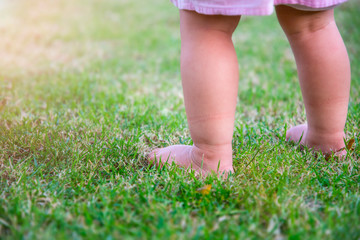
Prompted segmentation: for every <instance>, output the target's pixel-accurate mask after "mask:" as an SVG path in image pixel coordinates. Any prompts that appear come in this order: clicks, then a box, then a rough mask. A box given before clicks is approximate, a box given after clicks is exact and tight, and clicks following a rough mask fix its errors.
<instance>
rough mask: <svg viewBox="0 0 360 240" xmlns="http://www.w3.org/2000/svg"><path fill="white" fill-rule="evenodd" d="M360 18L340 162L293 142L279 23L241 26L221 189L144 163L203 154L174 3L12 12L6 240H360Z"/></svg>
mask: <svg viewBox="0 0 360 240" xmlns="http://www.w3.org/2000/svg"><path fill="white" fill-rule="evenodd" d="M359 9H360V3H359V2H358V1H355V0H353V1H350V2H348V3H346V4H344V5H343V6H341V7H339V8H338V9H336V18H337V23H338V26H339V28H340V31H341V33H342V35H343V37H344V40H345V42H346V45H347V48H348V51H349V55H350V58H351V63H352V89H351V99H350V104H349V113H348V121H347V124H346V133H347V139H348V140H349V139H352V138H354V139H355V143H354V145H353V146H354V149H352V150H350V151H348V155H347V157H346V159H345V160H343V161H339V160H337V159H333V158H331V159H329V160H325V159H324V158H323V157H322V156H318V157H315V156H314V155H312V154H311V153H310V151H308V150H301V149H300V148H299V146H297V145H296V144H289V143H287V142H286V141H285V139H284V138H285V131H286V128H288V127H289V126H290V125H294V124H298V123H302V122H304V121H305V112H304V106H303V104H302V99H301V93H300V88H299V85H298V81H297V74H296V66H295V62H294V59H293V56H292V53H291V50H290V47H289V45H288V43H287V41H286V38H285V36H284V34H283V33H282V31H281V28H280V27H279V25H278V23H277V20H276V16H275V15H272V16H266V17H243V18H242V20H241V22H240V25H239V27H238V29H237V30H236V32H235V34H234V38H233V40H234V43H235V45H236V51H237V53H238V57H239V69H240V79H239V98H238V101H239V103H238V107H237V115H236V124H235V125H236V128H235V132H234V142H233V149H234V165H235V174H234V175H232V176H230V177H229V179H227V180H222V179H218V178H216V177H215V176H209V177H208V178H206V179H201V178H197V177H196V176H195V174H194V173H189V172H185V171H183V170H181V169H178V168H176V167H174V166H172V167H169V168H164V169H158V168H156V167H152V166H149V165H148V164H147V162H146V160H145V156H146V154H147V153H148V152H149V151H150V150H151V149H153V148H156V147H160V146H167V145H169V144H180V143H181V144H191V143H192V142H191V139H190V135H189V131H188V128H187V123H186V115H185V110H184V105H183V95H182V90H181V83H180V73H179V53H180V36H179V23H178V21H179V16H178V13H177V9H176V8H175V7H173V6H172V5H171V4H170V2H168V1H161V0H155V1H131V0H122V1H115V0H102V1H100V0H88V1H85V0H79V1H70V0H55V1H39V0H29V1H23V0H20V1H16V2H15V3H14V2H11V1H9V0H8V2H7V1H5V2H4V4H2V5H0V14H1V18H0V32H1V37H0V239H65V238H68V239H69V238H70V239H82V238H84V239H100V238H101V239H134V238H135V239H136V238H139V239H147V238H151V239H204V238H209V239H259V238H261V239H262V238H266V239H287V238H289V239H325V238H326V239H359V238H360V163H359V156H360V138H359V126H360V57H359V56H360V28H359V26H360V15H359ZM205 185H211V189H210V191H209V192H207V191H201V190H199V188H202V187H204V186H205ZM208 187H209V186H208Z"/></svg>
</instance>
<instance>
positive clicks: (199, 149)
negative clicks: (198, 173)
mask: <svg viewBox="0 0 360 240" xmlns="http://www.w3.org/2000/svg"><path fill="white" fill-rule="evenodd" d="M191 155H192V158H193V160H194V163H197V164H199V167H201V165H203V166H204V167H208V168H212V169H214V168H217V167H218V165H219V166H220V167H219V170H220V171H222V170H224V169H229V168H232V146H231V143H230V144H224V145H205V144H194V146H193V149H192V153H191ZM219 162H220V163H219Z"/></svg>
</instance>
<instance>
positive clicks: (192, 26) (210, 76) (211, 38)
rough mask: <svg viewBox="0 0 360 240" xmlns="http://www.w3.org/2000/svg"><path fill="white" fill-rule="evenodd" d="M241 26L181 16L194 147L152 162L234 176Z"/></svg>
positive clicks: (173, 149) (171, 150) (157, 153)
mask: <svg viewBox="0 0 360 240" xmlns="http://www.w3.org/2000/svg"><path fill="white" fill-rule="evenodd" d="M239 20H240V17H239V16H219V15H217V16H210V15H201V14H198V13H196V12H193V11H186V10H180V30H181V77H182V85H183V91H184V99H185V108H186V114H187V119H188V124H189V129H190V134H191V137H192V140H193V143H194V145H193V146H185V145H175V146H169V147H166V148H162V149H156V150H154V151H153V152H152V154H151V155H150V161H154V160H156V161H158V163H162V164H164V163H165V162H168V163H171V162H175V163H176V164H177V165H180V166H183V167H185V168H192V169H194V170H196V171H198V172H203V173H208V172H211V171H215V172H219V173H223V172H231V171H233V168H232V146H231V143H232V136H233V128H234V118H235V108H236V99H237V89H238V62H237V58H236V53H235V49H234V46H233V42H232V39H231V37H232V33H233V32H234V30H235V28H236V26H237V24H238V22H239ZM159 159H160V160H159ZM159 161H160V162H159Z"/></svg>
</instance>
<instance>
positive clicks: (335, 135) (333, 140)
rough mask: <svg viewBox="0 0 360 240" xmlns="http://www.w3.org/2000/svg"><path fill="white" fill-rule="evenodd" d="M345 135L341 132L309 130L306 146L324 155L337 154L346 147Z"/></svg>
mask: <svg viewBox="0 0 360 240" xmlns="http://www.w3.org/2000/svg"><path fill="white" fill-rule="evenodd" d="M344 138H345V134H344V132H343V131H339V132H327V133H324V132H315V131H310V130H308V131H307V133H306V139H305V141H306V145H308V146H310V147H312V148H314V149H315V150H321V151H322V152H324V153H331V152H336V151H337V150H339V149H341V148H343V147H344V146H345V143H344Z"/></svg>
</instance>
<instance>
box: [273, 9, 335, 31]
mask: <svg viewBox="0 0 360 240" xmlns="http://www.w3.org/2000/svg"><path fill="white" fill-rule="evenodd" d="M276 15H277V17H278V20H279V23H280V25H281V27H282V29H283V30H284V32H285V34H286V36H287V37H288V38H289V37H294V36H295V37H298V36H299V35H303V34H312V33H314V32H317V31H319V30H321V29H324V28H325V27H326V26H328V25H329V24H330V23H332V22H334V12H333V10H326V11H316V12H311V11H301V10H297V9H294V8H292V7H289V6H285V5H279V6H277V7H276Z"/></svg>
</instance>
